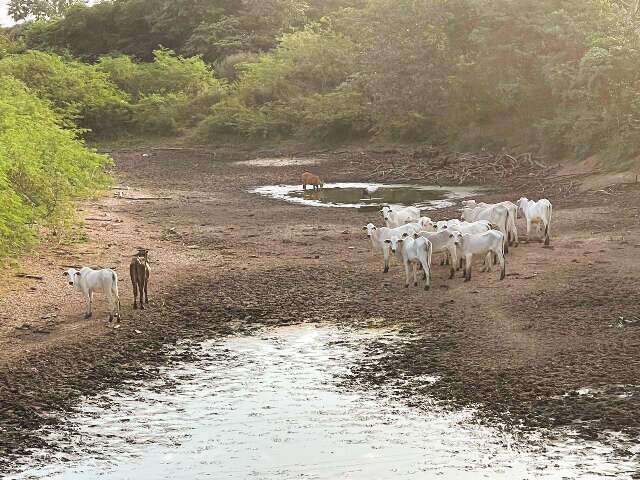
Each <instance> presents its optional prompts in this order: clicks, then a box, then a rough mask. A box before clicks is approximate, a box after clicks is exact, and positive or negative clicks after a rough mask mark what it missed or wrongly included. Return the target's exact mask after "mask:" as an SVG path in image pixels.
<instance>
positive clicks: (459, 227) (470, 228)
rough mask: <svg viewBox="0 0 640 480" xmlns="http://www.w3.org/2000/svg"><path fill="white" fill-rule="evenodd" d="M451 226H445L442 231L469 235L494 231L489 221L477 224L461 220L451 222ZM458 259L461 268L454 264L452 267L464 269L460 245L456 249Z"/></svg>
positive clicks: (476, 222) (477, 222) (480, 221)
mask: <svg viewBox="0 0 640 480" xmlns="http://www.w3.org/2000/svg"><path fill="white" fill-rule="evenodd" d="M450 222H451V223H450V225H444V226H443V227H442V229H441V231H452V232H460V233H467V234H476V233H484V232H488V231H489V230H492V229H493V228H494V226H493V225H491V223H490V222H489V221H488V220H476V221H475V222H465V221H462V222H461V221H460V220H455V221H454V220H450ZM456 258H457V259H458V261H459V263H460V264H459V266H458V265H457V264H456V263H455V262H454V263H453V264H452V265H456V268H462V262H463V260H464V258H463V256H462V252H461V251H460V245H458V247H457V248H456Z"/></svg>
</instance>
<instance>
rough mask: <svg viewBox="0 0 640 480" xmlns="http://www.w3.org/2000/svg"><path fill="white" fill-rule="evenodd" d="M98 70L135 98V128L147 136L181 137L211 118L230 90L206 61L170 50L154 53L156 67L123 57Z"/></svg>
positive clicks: (104, 62) (107, 61)
mask: <svg viewBox="0 0 640 480" xmlns="http://www.w3.org/2000/svg"><path fill="white" fill-rule="evenodd" d="M97 68H98V69H99V70H100V71H101V72H104V73H105V74H107V75H109V78H110V79H111V80H112V81H113V82H114V83H115V84H116V85H117V86H118V87H120V88H121V89H122V90H124V91H125V92H126V93H128V94H129V95H131V97H132V99H133V101H134V102H135V104H134V106H133V127H134V128H135V129H136V130H137V131H138V132H140V133H143V134H156V135H177V134H179V133H181V132H182V131H183V130H184V129H185V128H188V127H190V126H193V125H195V124H196V123H197V122H198V121H200V120H201V119H202V118H203V117H204V116H205V115H207V114H208V113H209V111H210V108H211V107H212V106H213V105H214V104H216V103H217V102H219V101H220V99H221V98H222V96H223V95H224V94H225V90H226V85H225V83H224V82H222V81H220V80H218V79H217V78H216V77H215V75H214V73H213V70H212V69H211V67H209V66H208V65H207V64H206V63H204V62H203V61H202V59H200V58H199V57H192V58H183V57H180V56H177V55H176V54H175V53H174V52H172V51H170V50H166V49H161V50H156V51H155V52H154V62H153V63H136V62H134V61H133V60H132V59H131V58H129V57H127V56H123V55H120V56H116V57H105V58H102V59H100V61H99V63H98V67H97Z"/></svg>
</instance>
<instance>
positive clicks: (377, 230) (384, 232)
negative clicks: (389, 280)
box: [362, 223, 421, 273]
mask: <svg viewBox="0 0 640 480" xmlns="http://www.w3.org/2000/svg"><path fill="white" fill-rule="evenodd" d="M362 229H363V230H366V231H367V236H368V237H369V239H370V240H371V246H372V248H373V250H374V251H376V250H381V251H382V254H383V256H384V270H383V272H384V273H387V272H388V271H389V257H390V252H389V245H388V244H387V243H385V240H387V239H388V238H391V236H392V235H394V234H396V235H399V236H400V237H407V236H411V235H413V234H414V233H416V232H419V231H420V230H421V228H420V225H419V224H417V223H408V224H406V225H401V226H400V227H396V228H388V227H376V226H375V225H374V224H373V223H369V224H367V225H365V226H364V227H362ZM394 253H395V252H394ZM396 256H397V257H398V259H400V260H401V258H400V254H399V253H398V254H397V255H396Z"/></svg>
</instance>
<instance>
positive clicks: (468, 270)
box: [464, 255, 472, 282]
mask: <svg viewBox="0 0 640 480" xmlns="http://www.w3.org/2000/svg"><path fill="white" fill-rule="evenodd" d="M471 260H472V258H471V255H466V256H465V259H464V261H465V266H464V281H465V282H469V281H471Z"/></svg>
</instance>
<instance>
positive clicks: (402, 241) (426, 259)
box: [385, 233, 432, 290]
mask: <svg viewBox="0 0 640 480" xmlns="http://www.w3.org/2000/svg"><path fill="white" fill-rule="evenodd" d="M385 242H386V243H387V244H388V245H389V246H390V247H391V251H392V252H393V253H395V254H398V253H399V254H400V256H401V257H402V263H403V264H404V271H405V274H406V277H405V282H404V286H405V287H407V288H408V287H409V265H412V266H413V284H414V286H416V287H417V286H418V266H421V267H422V271H423V273H424V280H425V285H424V289H425V290H429V288H431V253H432V246H431V242H430V241H429V240H427V239H426V238H424V237H420V236H419V237H418V238H413V237H410V236H409V237H403V236H400V235H398V234H397V233H394V234H393V235H392V236H391V238H388V239H387V240H385Z"/></svg>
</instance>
